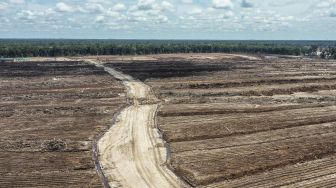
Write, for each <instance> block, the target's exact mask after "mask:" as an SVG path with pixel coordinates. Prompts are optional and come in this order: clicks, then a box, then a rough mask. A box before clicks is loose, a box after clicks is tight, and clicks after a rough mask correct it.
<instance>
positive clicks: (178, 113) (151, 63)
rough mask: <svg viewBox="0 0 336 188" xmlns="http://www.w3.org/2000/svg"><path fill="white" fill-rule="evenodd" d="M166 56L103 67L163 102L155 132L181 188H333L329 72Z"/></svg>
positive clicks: (331, 65)
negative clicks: (185, 187) (144, 86)
mask: <svg viewBox="0 0 336 188" xmlns="http://www.w3.org/2000/svg"><path fill="white" fill-rule="evenodd" d="M167 56H169V55H167ZM167 56H160V57H156V59H155V60H148V59H147V60H135V59H129V60H125V61H123V62H121V61H119V60H115V59H113V58H112V59H109V58H108V57H105V59H104V61H106V62H107V63H106V64H105V66H108V67H112V68H114V69H116V70H119V71H122V72H123V73H124V74H128V75H131V76H132V77H134V78H136V79H139V80H141V81H144V82H145V83H146V84H147V85H149V86H151V87H152V89H153V91H154V93H155V95H156V96H157V97H158V98H159V99H160V100H161V101H163V102H162V104H161V105H160V110H159V112H158V117H157V125H158V127H159V129H160V131H161V132H162V134H163V137H164V139H165V140H166V141H167V142H168V147H169V153H168V154H169V166H170V168H171V169H172V170H173V171H174V172H175V173H176V174H177V175H179V176H180V177H181V178H182V179H183V180H184V181H185V182H187V183H188V184H189V185H191V186H194V187H282V186H283V187H335V186H336V181H335V180H336V179H335V178H336V155H335V153H336V144H335V143H336V104H335V103H336V82H335V80H336V63H335V62H331V61H319V60H310V59H299V58H292V59H291V58H289V57H284V58H265V59H259V58H246V56H237V55H236V56H225V55H223V56H220V55H218V54H216V55H215V56H211V55H206V54H203V56H202V57H204V56H205V57H206V58H196V59H194V58H192V57H193V56H194V55H184V56H178V55H175V56H174V55H171V56H170V57H167ZM208 57H212V58H208Z"/></svg>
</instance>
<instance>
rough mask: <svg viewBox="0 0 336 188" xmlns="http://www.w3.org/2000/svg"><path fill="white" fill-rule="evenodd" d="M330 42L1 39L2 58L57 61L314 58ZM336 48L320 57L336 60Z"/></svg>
mask: <svg viewBox="0 0 336 188" xmlns="http://www.w3.org/2000/svg"><path fill="white" fill-rule="evenodd" d="M324 44H326V45H335V46H336V44H335V42H334V43H331V42H330V41H328V43H323V42H321V41H318V42H315V43H313V42H312V41H307V42H304V41H183V40H61V39H60V40H56V39H55V40H53V39H45V40H44V39H31V40H24V39H1V40H0V56H1V57H56V56H84V55H145V54H170V53H253V54H281V55H313V54H314V53H316V50H317V48H319V47H320V46H321V45H324ZM335 49H336V48H330V47H328V48H325V50H323V52H322V54H321V57H324V58H335Z"/></svg>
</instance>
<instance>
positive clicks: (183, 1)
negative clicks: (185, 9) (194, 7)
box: [181, 0, 193, 4]
mask: <svg viewBox="0 0 336 188" xmlns="http://www.w3.org/2000/svg"><path fill="white" fill-rule="evenodd" d="M181 1H182V3H187V4H191V3H193V0H181Z"/></svg>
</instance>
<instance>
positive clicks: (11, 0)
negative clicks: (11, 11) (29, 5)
mask: <svg viewBox="0 0 336 188" xmlns="http://www.w3.org/2000/svg"><path fill="white" fill-rule="evenodd" d="M8 2H9V3H13V4H24V3H25V2H26V1H25V0H9V1H8Z"/></svg>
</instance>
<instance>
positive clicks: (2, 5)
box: [0, 2, 8, 11]
mask: <svg viewBox="0 0 336 188" xmlns="http://www.w3.org/2000/svg"><path fill="white" fill-rule="evenodd" d="M7 8H8V4H7V3H5V2H0V11H4V10H6V9H7Z"/></svg>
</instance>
